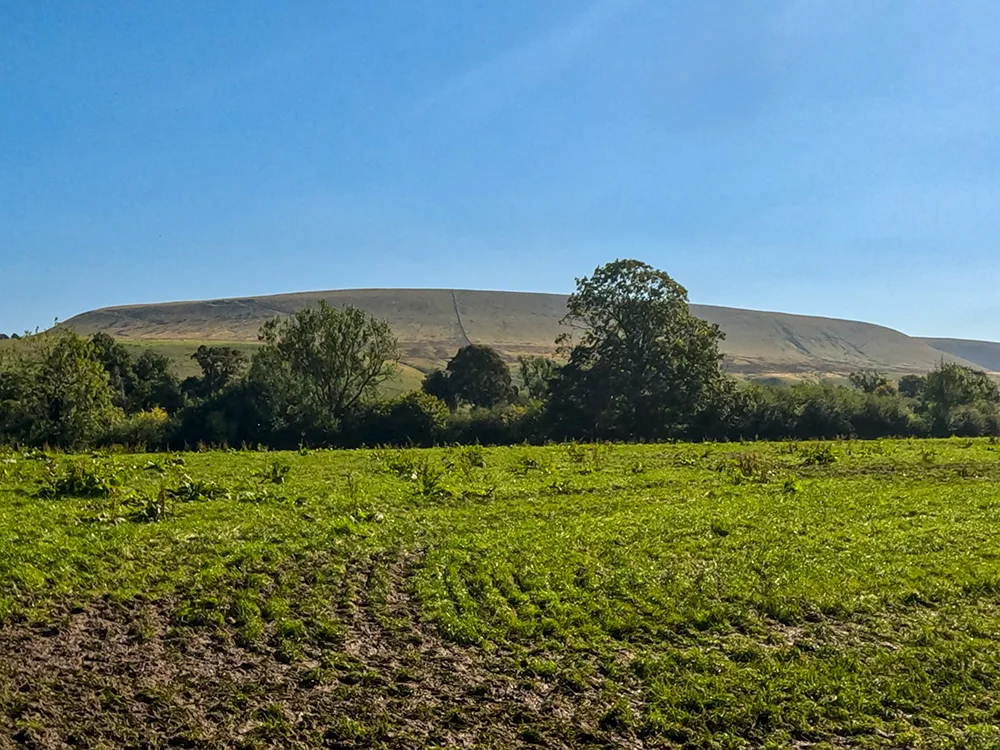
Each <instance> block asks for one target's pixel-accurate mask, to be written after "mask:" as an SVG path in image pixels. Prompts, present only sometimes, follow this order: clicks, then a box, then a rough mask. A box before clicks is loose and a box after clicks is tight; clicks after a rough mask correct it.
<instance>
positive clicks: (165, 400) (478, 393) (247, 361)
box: [0, 260, 1000, 448]
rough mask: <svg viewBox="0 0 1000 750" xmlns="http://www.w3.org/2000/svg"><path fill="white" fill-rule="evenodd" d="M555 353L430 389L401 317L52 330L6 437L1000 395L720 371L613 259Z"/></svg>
mask: <svg viewBox="0 0 1000 750" xmlns="http://www.w3.org/2000/svg"><path fill="white" fill-rule="evenodd" d="M563 323H564V324H565V325H566V328H567V331H568V332H567V334H565V335H564V336H562V337H560V340H559V341H558V342H557V343H558V345H559V356H558V357H557V358H555V359H552V358H545V357H521V358H520V359H519V361H518V376H519V377H518V378H517V380H518V381H519V385H517V386H515V378H514V377H513V374H512V372H511V369H510V367H509V365H508V364H507V362H506V361H505V360H504V359H503V358H502V357H501V356H500V354H499V353H498V352H496V351H495V350H493V349H491V348H490V347H488V346H483V345H480V344H470V345H468V346H465V347H462V348H461V349H460V350H459V351H458V352H457V353H456V355H455V356H454V357H453V358H452V359H451V361H450V362H448V364H447V367H446V368H445V369H443V370H435V371H433V372H430V373H428V374H427V376H426V377H425V379H424V381H423V384H422V387H421V389H420V390H419V391H416V392H412V393H408V394H405V395H403V396H400V397H396V398H392V399H387V398H384V397H383V393H384V386H385V385H386V383H387V381H389V380H390V379H391V378H392V377H393V375H394V374H395V372H396V371H397V365H398V361H399V347H398V343H397V341H396V339H395V337H394V336H393V334H392V331H391V330H390V328H389V325H388V324H387V323H386V322H385V321H381V320H377V319H375V318H372V317H371V316H369V315H367V314H366V313H365V312H363V311H362V310H359V309H356V308H352V307H347V308H344V309H336V308H331V307H329V306H327V305H326V304H325V303H320V305H319V306H318V307H315V308H308V309H304V310H301V311H299V312H298V313H296V314H295V315H294V316H292V317H290V318H287V319H275V320H273V321H271V322H269V323H267V324H266V325H265V326H264V327H263V328H262V329H261V332H260V346H259V347H258V348H257V350H256V351H255V352H254V354H253V356H252V357H247V356H246V355H245V354H244V353H242V352H240V351H238V350H236V349H233V348H230V347H224V346H201V347H199V348H198V350H197V351H196V352H195V353H194V354H193V355H192V359H193V360H194V361H195V362H196V363H197V365H198V367H199V369H200V371H201V374H200V375H198V376H195V377H190V378H188V379H186V380H184V381H183V382H180V381H178V379H177V378H176V377H175V376H174V375H173V373H172V372H171V370H170V367H169V361H168V360H167V358H165V357H163V356H162V355H159V354H157V353H155V352H153V351H150V350H146V351H144V352H142V353H140V354H139V355H138V356H133V355H132V354H131V353H130V351H129V350H128V349H127V348H126V347H124V346H123V345H121V344H120V343H118V342H117V341H115V340H114V339H113V338H112V337H111V336H108V335H107V334H103V333H99V334H96V335H94V336H92V337H90V338H89V339H88V338H83V337H80V336H78V335H76V334H75V333H73V332H72V331H70V330H67V329H64V328H57V329H55V330H53V331H49V332H46V333H43V334H36V335H31V336H27V337H25V339H24V340H23V341H22V342H20V345H19V346H17V347H10V348H8V349H5V350H3V351H2V352H0V356H3V357H4V359H2V360H0V442H7V443H15V444H21V445H44V444H47V445H51V446H60V447H84V446H94V445H102V444H125V445H146V446H147V447H150V448H160V447H171V448H181V447H185V446H188V447H192V446H195V445H198V444H207V445H222V444H228V445H241V444H247V445H258V444H263V445H267V446H270V447H275V448H292V447H296V446H299V445H303V444H305V445H327V446H360V445H385V444H397V445H431V444H435V443H474V442H478V443H483V444H491V443H492V444H496V443H520V442H523V441H529V442H544V441H549V440H576V439H582V440H630V441H658V440H674V439H692V440H706V439H708V440H737V439H755V438H760V439H786V438H795V439H808V438H836V437H858V438H876V437H888V436H946V435H961V436H978V435H1000V392H998V389H997V386H996V384H995V383H994V382H993V381H992V380H990V378H989V377H988V376H987V375H986V374H985V373H983V372H980V371H978V370H973V369H970V368H967V367H962V366H959V365H956V364H951V363H945V362H942V363H941V364H940V365H939V366H938V367H937V368H936V369H935V370H934V371H932V372H930V373H928V374H927V375H907V376H905V377H903V378H901V379H900V380H899V382H898V383H897V382H893V381H892V380H890V379H888V378H886V377H884V376H883V375H881V374H879V373H877V372H874V371H865V372H858V373H854V374H852V375H851V376H850V386H842V385H829V384H811V383H801V384H797V385H792V386H785V387H782V386H764V385H756V384H752V383H746V382H741V381H738V380H736V379H734V378H731V377H729V376H727V375H726V374H725V373H724V371H723V368H722V358H721V355H720V353H719V343H720V342H721V341H722V340H723V333H722V331H720V330H719V328H718V326H716V325H714V324H710V323H707V322H705V321H703V320H700V319H698V318H696V317H694V316H692V315H691V313H690V310H689V307H688V298H687V292H686V290H685V289H684V287H682V286H681V285H680V284H678V283H677V282H676V281H674V280H673V279H672V278H670V276H668V275H667V274H666V273H664V272H662V271H659V270H657V269H655V268H652V267H651V266H648V265H646V264H644V263H640V262H638V261H634V260H618V261H615V262H613V263H609V264H607V265H605V266H602V267H600V268H598V269H596V270H595V272H594V273H593V274H592V275H591V276H589V277H585V278H582V279H578V280H577V288H576V291H575V293H574V294H572V295H571V296H570V298H569V303H568V311H567V315H566V317H565V319H564V321H563Z"/></svg>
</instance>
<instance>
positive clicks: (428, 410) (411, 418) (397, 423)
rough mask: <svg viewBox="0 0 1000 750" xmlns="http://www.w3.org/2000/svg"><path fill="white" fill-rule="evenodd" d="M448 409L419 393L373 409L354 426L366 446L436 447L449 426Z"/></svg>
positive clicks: (437, 399)
mask: <svg viewBox="0 0 1000 750" xmlns="http://www.w3.org/2000/svg"><path fill="white" fill-rule="evenodd" d="M449 414H450V412H449V410H448V406H447V405H446V404H445V403H444V401H442V400H441V399H439V398H436V397H435V396H430V395H428V394H426V393H423V392H420V391H414V392H412V393H408V394H406V395H405V396H402V397H401V398H397V399H394V400H392V401H388V402H384V403H381V404H378V405H376V406H375V407H373V408H371V409H370V410H369V411H368V412H367V413H366V414H365V415H364V416H363V417H362V418H361V420H360V422H359V423H358V424H356V426H355V430H356V432H357V440H356V442H358V443H361V444H364V445H419V446H431V445H434V444H435V443H436V442H437V441H438V439H439V437H440V436H441V434H442V433H443V431H444V429H445V427H446V426H447V424H448V416H449Z"/></svg>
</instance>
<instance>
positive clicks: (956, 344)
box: [920, 338, 1000, 372]
mask: <svg viewBox="0 0 1000 750" xmlns="http://www.w3.org/2000/svg"><path fill="white" fill-rule="evenodd" d="M920 340H921V341H923V342H924V343H925V344H927V345H928V346H931V347H933V348H934V349H937V350H938V351H939V352H942V353H944V354H946V355H951V356H953V357H961V358H962V359H965V360H968V361H969V362H972V363H973V364H976V365H978V366H979V367H982V368H983V369H984V370H989V371H990V372H1000V344H998V343H996V342H993V341H969V340H966V339H929V338H922V339H920Z"/></svg>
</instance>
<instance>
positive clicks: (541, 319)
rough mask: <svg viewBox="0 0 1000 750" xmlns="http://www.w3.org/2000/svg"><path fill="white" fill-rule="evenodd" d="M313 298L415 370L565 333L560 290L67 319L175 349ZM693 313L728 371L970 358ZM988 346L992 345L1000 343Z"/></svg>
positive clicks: (882, 330)
mask: <svg viewBox="0 0 1000 750" xmlns="http://www.w3.org/2000/svg"><path fill="white" fill-rule="evenodd" d="M319 300H326V301H327V302H329V303H330V304H331V305H334V306H343V305H355V306H357V307H360V308H362V309H364V310H367V311H368V312H369V313H371V314H373V315H375V316H378V317H380V318H385V319H386V320H388V321H389V322H390V324H391V325H392V327H393V329H394V331H395V332H396V335H397V336H398V337H399V339H400V344H401V347H402V351H403V359H404V362H405V363H406V364H407V365H408V366H410V367H413V368H415V369H417V370H421V371H426V370H428V369H430V368H432V367H434V366H437V365H439V364H440V363H442V362H444V361H446V360H447V359H448V358H449V357H451V356H452V355H453V354H454V353H455V351H456V350H457V349H458V348H459V347H460V346H462V345H463V344H466V343H468V342H470V341H471V342H476V343H484V344H489V345H491V346H494V347H496V348H497V349H499V350H500V351H501V352H503V353H504V354H505V355H506V356H507V357H509V358H514V357H516V356H517V355H519V354H549V353H552V352H553V351H554V349H555V346H554V341H555V339H556V337H557V336H558V335H559V334H560V333H561V332H563V330H564V329H563V328H562V327H561V326H560V325H559V320H560V319H561V318H562V316H563V314H564V312H565V309H566V296H565V295H558V294H534V293H525V292H491V291H468V290H451V289H350V290H337V291H325V292H301V293H296V294H281V295H271V296H262V297H241V298H234V299H220V300H208V301H198V302H171V303H164V304H148V305H128V306H122V307H108V308H103V309H100V310H94V311H92V312H87V313H83V314H82V315H78V316H76V317H74V318H72V319H70V320H69V321H67V322H66V323H65V325H68V326H70V327H72V328H74V329H75V330H77V331H79V332H81V333H84V334H90V333H94V332H96V331H105V332H107V333H110V334H112V335H114V336H116V337H118V338H121V339H124V340H126V341H133V342H135V343H142V344H144V345H150V344H152V345H157V346H164V347H168V348H169V349H170V350H171V351H172V352H175V353H176V352H180V351H187V350H189V349H193V348H194V347H195V346H197V344H198V343H202V342H220V343H221V342H227V343H242V344H250V343H252V342H254V341H256V334H257V331H258V329H259V328H260V326H261V325H262V324H263V323H264V322H265V321H266V320H268V319H270V318H273V317H275V316H280V315H290V314H292V313H294V312H295V311H296V310H298V309H301V308H302V307H306V306H308V305H312V304H316V303H317V302H318V301H319ZM691 309H692V312H693V313H694V314H695V315H697V316H699V317H701V318H704V319H706V320H709V321H711V322H713V323H717V324H718V325H719V326H720V327H721V328H722V330H723V331H725V333H726V340H725V342H724V343H723V345H722V351H723V353H724V354H725V357H726V364H727V366H728V368H729V369H730V370H731V371H732V372H735V373H741V374H746V375H755V376H777V377H782V376H793V377H802V376H809V375H844V374H846V373H849V372H851V371H854V370H858V369H863V368H877V369H880V370H883V371H885V372H887V373H890V374H903V373H910V372H924V371H927V370H929V369H931V368H932V367H934V365H936V364H937V363H938V362H939V361H940V360H941V358H942V356H943V357H944V358H945V359H946V360H950V361H959V362H961V363H962V364H974V363H975V360H971V359H966V358H965V357H966V355H965V354H962V353H960V352H959V351H945V350H942V349H940V348H938V347H936V346H934V345H932V344H931V343H929V342H928V341H924V340H921V339H917V338H913V337H910V336H907V335H906V334H904V333H901V332H899V331H896V330H893V329H891V328H886V327H884V326H879V325H874V324H871V323H862V322H857V321H850V320H839V319H835V318H821V317H813V316H806V315H791V314H787V313H775V312H763V311H757V310H741V309H736V308H729V307H716V306H710V305H692V307H691ZM969 343H971V342H969ZM993 346H996V347H997V348H998V350H1000V344H998V345H993ZM178 356H179V355H178ZM990 361H991V363H992V365H996V366H992V365H982V366H984V367H988V369H1000V361H994V360H990Z"/></svg>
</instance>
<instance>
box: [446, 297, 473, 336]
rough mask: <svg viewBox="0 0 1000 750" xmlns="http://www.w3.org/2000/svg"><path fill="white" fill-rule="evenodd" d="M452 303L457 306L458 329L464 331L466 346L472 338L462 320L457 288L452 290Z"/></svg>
mask: <svg viewBox="0 0 1000 750" xmlns="http://www.w3.org/2000/svg"><path fill="white" fill-rule="evenodd" d="M451 303H452V305H454V307H455V320H457V321H458V330H459V331H461V332H462V340H463V341H465V344H464V345H465V346H469V345H471V344H472V339H470V338H469V333H468V331H466V330H465V324H464V323H463V322H462V313H460V312H459V311H458V295H457V294H455V290H454V289H452V290H451Z"/></svg>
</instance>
